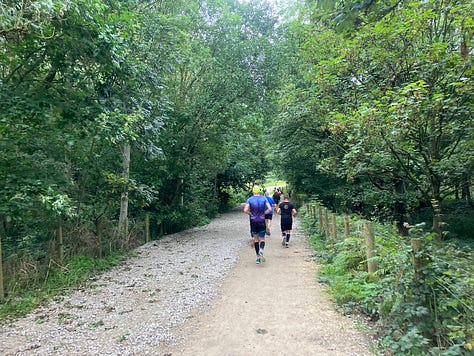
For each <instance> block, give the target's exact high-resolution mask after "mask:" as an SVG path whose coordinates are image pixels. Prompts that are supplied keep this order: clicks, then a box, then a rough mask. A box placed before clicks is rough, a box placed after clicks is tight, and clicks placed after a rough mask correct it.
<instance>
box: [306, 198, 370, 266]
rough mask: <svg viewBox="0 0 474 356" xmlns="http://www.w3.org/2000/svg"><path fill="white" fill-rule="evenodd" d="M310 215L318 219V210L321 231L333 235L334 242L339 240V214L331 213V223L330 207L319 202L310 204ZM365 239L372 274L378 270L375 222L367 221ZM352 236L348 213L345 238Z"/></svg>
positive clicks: (345, 221) (327, 237)
mask: <svg viewBox="0 0 474 356" xmlns="http://www.w3.org/2000/svg"><path fill="white" fill-rule="evenodd" d="M308 211H309V215H310V216H311V218H313V219H315V220H316V212H317V215H318V220H319V231H321V232H323V233H324V237H325V238H326V239H329V238H331V237H332V240H333V241H334V242H337V214H336V213H330V214H331V224H330V223H329V213H328V209H327V208H325V207H322V206H321V205H319V204H309V206H308ZM363 235H364V241H365V247H366V256H367V271H368V272H369V273H371V274H373V273H375V272H376V271H377V262H376V261H375V257H376V249H375V232H374V223H373V222H371V221H366V222H365V224H364V231H363ZM349 236H350V219H349V217H348V216H347V215H346V216H344V238H345V239H347V238H349Z"/></svg>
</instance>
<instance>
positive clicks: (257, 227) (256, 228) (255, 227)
mask: <svg viewBox="0 0 474 356" xmlns="http://www.w3.org/2000/svg"><path fill="white" fill-rule="evenodd" d="M266 229H267V226H266V225H265V220H262V221H250V235H252V237H253V236H254V235H257V234H258V236H260V237H265V231H266Z"/></svg>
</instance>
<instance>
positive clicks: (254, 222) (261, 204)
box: [244, 187, 272, 264]
mask: <svg viewBox="0 0 474 356" xmlns="http://www.w3.org/2000/svg"><path fill="white" fill-rule="evenodd" d="M252 191H253V195H252V196H251V197H250V198H248V199H247V202H246V203H245V206H244V213H245V214H248V215H250V234H251V235H252V237H253V245H254V247H255V253H256V254H257V259H256V261H255V262H256V263H257V264H259V263H260V262H265V257H264V256H263V251H264V249H265V230H266V225H265V215H266V214H269V213H270V212H271V211H272V207H271V206H270V204H269V203H268V201H267V199H266V198H265V197H262V196H261V195H260V188H259V187H254V188H253V190H252Z"/></svg>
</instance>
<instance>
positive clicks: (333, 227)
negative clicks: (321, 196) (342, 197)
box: [331, 213, 337, 242]
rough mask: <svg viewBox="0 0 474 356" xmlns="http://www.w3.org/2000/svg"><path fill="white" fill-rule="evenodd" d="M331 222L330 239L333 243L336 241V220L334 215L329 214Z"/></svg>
mask: <svg viewBox="0 0 474 356" xmlns="http://www.w3.org/2000/svg"><path fill="white" fill-rule="evenodd" d="M331 220H332V239H333V240H334V242H336V241H337V220H336V213H331Z"/></svg>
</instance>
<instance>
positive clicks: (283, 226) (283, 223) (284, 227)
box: [281, 219, 293, 231]
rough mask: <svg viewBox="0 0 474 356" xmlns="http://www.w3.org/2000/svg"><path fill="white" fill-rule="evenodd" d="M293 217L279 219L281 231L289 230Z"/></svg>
mask: <svg viewBox="0 0 474 356" xmlns="http://www.w3.org/2000/svg"><path fill="white" fill-rule="evenodd" d="M292 226H293V219H281V231H286V230H291V228H292Z"/></svg>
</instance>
